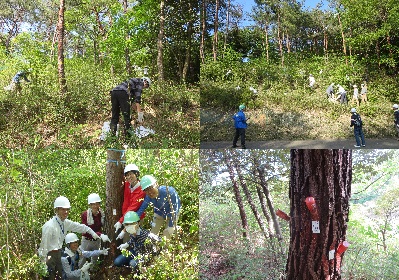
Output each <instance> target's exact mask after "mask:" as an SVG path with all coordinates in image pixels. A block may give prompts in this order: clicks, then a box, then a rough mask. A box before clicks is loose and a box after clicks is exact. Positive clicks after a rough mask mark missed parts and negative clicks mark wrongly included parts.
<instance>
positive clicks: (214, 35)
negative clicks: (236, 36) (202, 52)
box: [213, 0, 220, 61]
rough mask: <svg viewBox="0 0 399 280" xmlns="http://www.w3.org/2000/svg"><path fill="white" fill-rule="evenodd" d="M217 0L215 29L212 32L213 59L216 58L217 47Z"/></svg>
mask: <svg viewBox="0 0 399 280" xmlns="http://www.w3.org/2000/svg"><path fill="white" fill-rule="evenodd" d="M219 5H220V3H219V0H216V11H215V22H214V25H215V29H214V32H213V61H216V59H217V49H218V27H219Z"/></svg>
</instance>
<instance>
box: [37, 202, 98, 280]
mask: <svg viewBox="0 0 399 280" xmlns="http://www.w3.org/2000/svg"><path fill="white" fill-rule="evenodd" d="M70 208H71V204H70V203H69V200H68V198H66V197H64V196H60V197H57V198H56V200H55V201H54V212H55V216H54V217H52V218H51V219H50V220H49V221H47V222H46V223H45V224H44V225H43V227H42V240H41V243H40V247H39V250H38V254H39V257H40V259H41V260H42V261H44V262H45V263H46V265H47V269H48V272H49V278H48V279H50V280H53V279H61V277H62V264H61V248H62V244H63V242H64V239H65V236H66V234H67V233H68V231H73V232H78V233H85V232H87V233H89V234H90V235H91V236H93V238H94V239H98V238H100V237H99V236H98V235H97V234H96V233H95V232H94V231H93V230H92V229H91V228H89V227H88V226H86V225H83V224H79V223H77V222H72V221H71V220H68V219H67V218H68V214H69V210H70Z"/></svg>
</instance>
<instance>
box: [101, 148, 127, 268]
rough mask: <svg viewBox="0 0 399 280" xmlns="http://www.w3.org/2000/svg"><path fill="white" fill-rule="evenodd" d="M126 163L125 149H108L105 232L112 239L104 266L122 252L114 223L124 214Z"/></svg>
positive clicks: (109, 263)
mask: <svg viewBox="0 0 399 280" xmlns="http://www.w3.org/2000/svg"><path fill="white" fill-rule="evenodd" d="M124 165H125V151H123V150H115V149H109V150H107V166H106V176H107V177H106V180H107V182H106V202H105V225H104V232H105V233H106V234H107V235H108V237H109V239H110V240H111V245H110V248H111V250H110V251H109V254H108V256H105V259H104V266H105V267H106V266H109V265H112V263H113V261H114V259H115V257H116V256H117V255H119V254H120V252H119V251H118V250H117V249H116V247H117V246H118V245H119V243H120V241H119V243H118V245H117V244H116V243H117V242H116V240H115V239H116V237H117V234H115V228H114V224H115V223H116V222H117V221H118V220H119V218H120V217H121V216H122V204H123V191H124V189H123V188H124V185H123V168H124Z"/></svg>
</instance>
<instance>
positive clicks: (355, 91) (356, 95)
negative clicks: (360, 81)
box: [351, 85, 359, 107]
mask: <svg viewBox="0 0 399 280" xmlns="http://www.w3.org/2000/svg"><path fill="white" fill-rule="evenodd" d="M354 102H356V104H357V107H359V89H358V88H357V85H353V97H352V101H351V104H353V103H354Z"/></svg>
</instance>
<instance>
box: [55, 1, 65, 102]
mask: <svg viewBox="0 0 399 280" xmlns="http://www.w3.org/2000/svg"><path fill="white" fill-rule="evenodd" d="M64 14H65V0H60V7H59V10H58V24H57V34H58V80H59V84H60V95H61V96H65V94H66V92H67V84H66V79H65V69H64V32H65V31H64V28H65V22H64Z"/></svg>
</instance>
